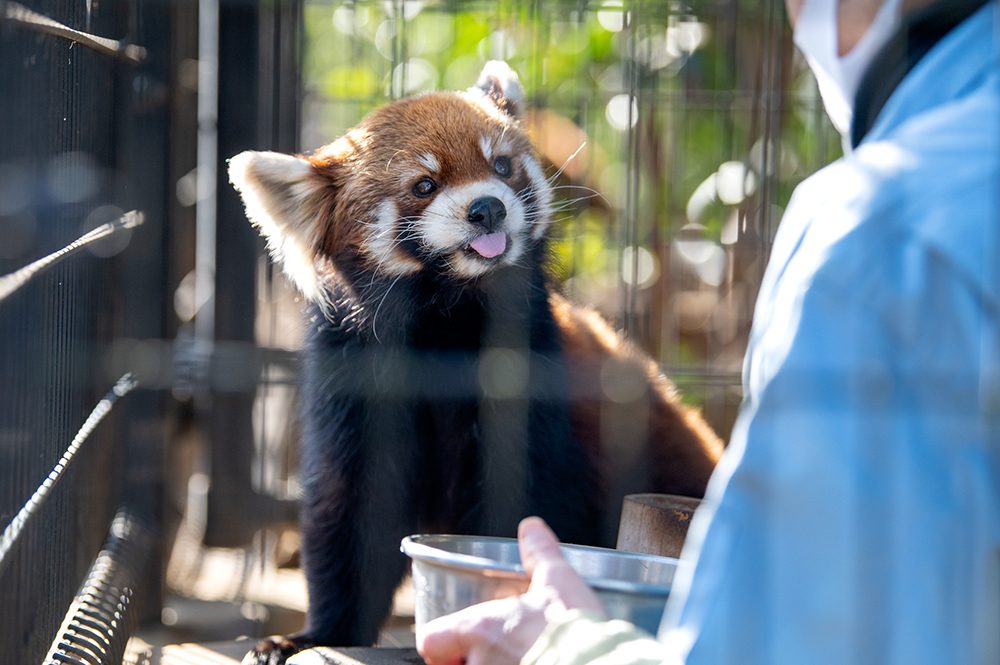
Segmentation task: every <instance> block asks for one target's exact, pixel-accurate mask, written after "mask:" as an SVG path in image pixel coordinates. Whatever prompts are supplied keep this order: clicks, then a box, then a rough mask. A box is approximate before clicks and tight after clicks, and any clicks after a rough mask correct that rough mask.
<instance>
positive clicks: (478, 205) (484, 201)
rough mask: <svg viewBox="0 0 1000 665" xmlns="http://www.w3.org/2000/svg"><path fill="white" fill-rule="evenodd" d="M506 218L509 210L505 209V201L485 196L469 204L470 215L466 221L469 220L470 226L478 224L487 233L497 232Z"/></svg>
mask: <svg viewBox="0 0 1000 665" xmlns="http://www.w3.org/2000/svg"><path fill="white" fill-rule="evenodd" d="M506 217H507V208H505V207H504V205H503V201H501V200H500V199H498V198H497V197H495V196H484V197H482V198H479V199H476V200H475V201H473V202H472V203H471V204H469V213H468V215H466V219H468V220H469V223H470V224H478V225H479V226H482V227H483V228H485V229H486V231H487V232H493V231H494V230H496V227H498V226H499V225H500V222H502V221H503V220H504V219H506Z"/></svg>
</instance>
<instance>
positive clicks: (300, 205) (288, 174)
mask: <svg viewBox="0 0 1000 665" xmlns="http://www.w3.org/2000/svg"><path fill="white" fill-rule="evenodd" d="M229 182H231V183H232V184H233V186H234V187H235V188H236V189H237V191H239V193H240V195H241V196H242V197H243V205H244V206H245V207H246V212H247V217H249V218H250V221H251V222H252V223H253V225H254V226H255V227H257V229H258V230H259V231H260V234H261V235H262V236H264V238H265V239H266V240H267V247H268V249H269V250H270V252H271V256H272V257H273V258H274V260H275V261H276V262H277V263H278V264H280V265H281V267H282V268H283V269H284V271H285V273H286V274H287V275H288V276H289V277H290V278H291V279H292V281H293V282H295V285H296V286H298V287H299V289H300V290H301V291H302V293H303V295H305V296H306V297H307V298H309V299H311V300H316V299H318V298H319V284H318V279H317V274H316V268H315V258H316V246H317V243H318V240H319V234H320V232H321V229H320V225H319V213H320V209H321V203H322V201H323V196H324V194H325V193H326V192H328V191H329V186H330V183H329V182H328V179H327V178H325V177H324V176H323V175H321V174H319V173H317V172H316V170H315V169H314V168H313V166H312V165H311V164H310V163H309V162H308V161H307V160H305V159H303V158H300V157H295V156H292V155H284V154H281V153H277V152H253V151H249V150H248V151H246V152H241V153H240V154H238V155H236V156H235V157H233V158H232V159H230V160H229Z"/></svg>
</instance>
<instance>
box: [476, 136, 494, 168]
mask: <svg viewBox="0 0 1000 665" xmlns="http://www.w3.org/2000/svg"><path fill="white" fill-rule="evenodd" d="M479 149H480V150H482V151H483V157H485V158H486V161H487V162H488V161H490V160H492V159H493V141H491V140H490V138H489V137H488V136H480V137H479Z"/></svg>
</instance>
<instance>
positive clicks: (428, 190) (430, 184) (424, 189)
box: [413, 178, 438, 199]
mask: <svg viewBox="0 0 1000 665" xmlns="http://www.w3.org/2000/svg"><path fill="white" fill-rule="evenodd" d="M437 188H438V186H437V183H435V182H434V181H433V180H431V179H430V178H421V179H420V180H418V181H417V184H415V185H414V186H413V195H414V196H418V197H420V198H422V199H424V198H427V197H428V196H430V195H431V194H433V193H434V190H435V189H437Z"/></svg>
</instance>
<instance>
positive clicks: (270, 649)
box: [243, 635, 316, 665]
mask: <svg viewBox="0 0 1000 665" xmlns="http://www.w3.org/2000/svg"><path fill="white" fill-rule="evenodd" d="M313 646H316V643H315V642H314V641H313V640H311V639H310V638H309V637H308V636H306V635H289V636H287V637H284V636H281V635H275V636H274V637H268V638H265V639H263V640H261V641H260V642H258V643H257V644H256V645H255V646H254V648H253V649H251V650H250V651H248V652H247V655H245V656H243V665H285V660H286V659H287V658H288V657H290V656H291V655H292V654H296V653H298V652H299V651H302V650H303V649H308V648H310V647H313Z"/></svg>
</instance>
